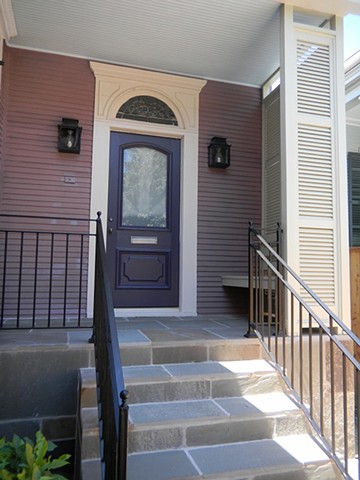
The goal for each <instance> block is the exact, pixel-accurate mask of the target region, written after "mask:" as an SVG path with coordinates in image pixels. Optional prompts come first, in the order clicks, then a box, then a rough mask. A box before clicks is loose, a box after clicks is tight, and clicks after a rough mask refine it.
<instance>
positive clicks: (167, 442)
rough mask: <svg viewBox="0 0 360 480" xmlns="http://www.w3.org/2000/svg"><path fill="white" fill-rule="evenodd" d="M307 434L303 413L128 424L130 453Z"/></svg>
mask: <svg viewBox="0 0 360 480" xmlns="http://www.w3.org/2000/svg"><path fill="white" fill-rule="evenodd" d="M289 433H291V434H295V433H296V434H302V433H308V428H307V425H306V424H305V422H304V419H303V417H302V415H300V414H294V415H291V416H286V415H285V416H284V415H283V416H273V417H267V418H262V419H255V420H254V419H252V420H240V421H236V420H232V421H230V420H227V421H220V422H218V421H212V422H209V423H206V424H201V425H192V426H189V425H185V426H178V425H175V424H174V425H172V426H171V425H170V426H166V427H164V428H151V429H149V428H141V427H135V428H133V427H130V432H129V453H134V452H149V451H153V450H167V449H173V448H187V447H199V446H205V445H216V444H218V443H220V444H224V443H235V442H243V441H252V440H262V439H265V438H267V439H270V438H273V437H276V436H284V435H287V434H289Z"/></svg>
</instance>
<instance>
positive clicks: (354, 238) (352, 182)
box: [348, 153, 360, 247]
mask: <svg viewBox="0 0 360 480" xmlns="http://www.w3.org/2000/svg"><path fill="white" fill-rule="evenodd" d="M348 189H349V228H350V246H351V247H360V153H349V154H348Z"/></svg>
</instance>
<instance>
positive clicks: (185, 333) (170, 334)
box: [142, 327, 218, 345]
mask: <svg viewBox="0 0 360 480" xmlns="http://www.w3.org/2000/svg"><path fill="white" fill-rule="evenodd" d="M142 331H143V333H144V334H145V335H146V336H147V337H148V338H149V339H150V340H151V341H152V343H154V344H159V343H165V344H167V345H169V343H170V344H171V343H174V342H182V343H183V342H188V341H191V340H194V341H196V342H199V340H218V337H217V336H216V335H214V334H213V333H210V332H207V331H206V330H202V329H199V328H198V327H197V328H196V329H195V328H192V329H191V328H186V329H179V330H175V329H174V330H150V329H147V328H144V329H143V330H142Z"/></svg>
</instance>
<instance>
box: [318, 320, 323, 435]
mask: <svg viewBox="0 0 360 480" xmlns="http://www.w3.org/2000/svg"><path fill="white" fill-rule="evenodd" d="M323 355H324V349H323V329H322V328H321V327H320V330H319V394H320V432H321V435H324V360H323Z"/></svg>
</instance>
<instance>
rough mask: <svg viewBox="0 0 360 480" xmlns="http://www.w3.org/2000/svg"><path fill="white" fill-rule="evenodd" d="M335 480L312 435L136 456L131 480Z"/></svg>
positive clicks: (131, 457)
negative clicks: (148, 479) (147, 479)
mask: <svg viewBox="0 0 360 480" xmlns="http://www.w3.org/2000/svg"><path fill="white" fill-rule="evenodd" d="M146 478H154V479H156V480H175V479H176V480H199V479H211V480H242V479H244V480H245V479H254V480H255V479H256V480H290V479H291V480H304V479H311V478H312V479H316V480H331V479H340V478H341V477H340V476H339V474H338V473H337V471H336V470H335V469H334V467H333V465H332V464H331V463H330V462H329V458H328V457H327V455H326V454H325V453H324V452H323V450H322V449H321V448H320V447H319V446H318V445H317V443H316V442H315V441H314V439H313V438H312V437H311V436H310V435H307V434H302V435H287V436H283V437H278V438H276V439H265V440H256V441H249V442H239V443H231V444H220V445H214V446H206V447H198V448H187V449H177V450H162V451H155V452H147V453H132V454H130V455H129V458H128V480H143V479H146Z"/></svg>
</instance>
